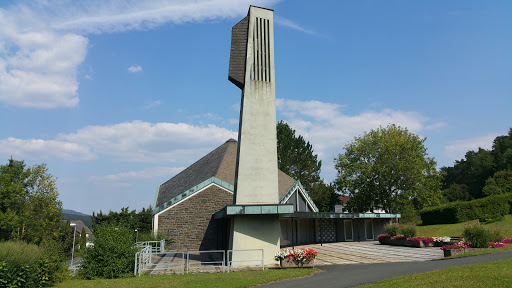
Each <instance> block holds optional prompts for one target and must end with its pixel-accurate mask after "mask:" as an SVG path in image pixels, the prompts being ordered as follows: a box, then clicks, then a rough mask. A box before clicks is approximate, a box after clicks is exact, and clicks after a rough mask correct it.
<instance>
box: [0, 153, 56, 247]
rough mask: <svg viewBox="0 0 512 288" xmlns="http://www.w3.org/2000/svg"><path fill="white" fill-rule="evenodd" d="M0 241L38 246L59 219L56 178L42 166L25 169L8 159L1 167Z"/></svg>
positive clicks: (21, 162) (22, 165) (17, 162)
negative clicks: (15, 240)
mask: <svg viewBox="0 0 512 288" xmlns="http://www.w3.org/2000/svg"><path fill="white" fill-rule="evenodd" d="M0 196H1V197H0V220H1V221H0V223H1V224H0V237H1V238H2V239H4V240H8V239H22V240H25V241H28V242H32V243H36V244H39V243H40V242H41V240H42V239H43V238H44V237H45V235H47V234H49V233H50V234H51V233H53V230H54V229H56V227H57V225H58V223H59V219H60V217H61V211H62V203H61V202H60V201H59V200H58V196H59V194H58V192H57V188H56V186H55V178H53V176H52V175H51V174H49V173H48V169H47V168H46V165H45V164H41V165H34V166H33V167H28V168H26V166H25V163H24V162H23V161H16V160H14V159H12V158H11V159H9V163H8V164H7V165H0Z"/></svg>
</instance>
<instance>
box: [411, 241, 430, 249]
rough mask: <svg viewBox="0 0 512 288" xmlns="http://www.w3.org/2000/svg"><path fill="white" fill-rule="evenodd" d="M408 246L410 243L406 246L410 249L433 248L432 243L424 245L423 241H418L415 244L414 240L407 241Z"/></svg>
mask: <svg viewBox="0 0 512 288" xmlns="http://www.w3.org/2000/svg"><path fill="white" fill-rule="evenodd" d="M407 242H408V244H409V243H410V245H407V246H411V247H416V248H425V247H433V246H434V244H432V242H430V243H429V244H425V242H423V240H420V242H415V241H414V240H407Z"/></svg>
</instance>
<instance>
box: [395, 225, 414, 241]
mask: <svg viewBox="0 0 512 288" xmlns="http://www.w3.org/2000/svg"><path fill="white" fill-rule="evenodd" d="M399 231H400V234H402V235H404V237H405V238H412V237H414V236H416V226H414V225H400V228H399Z"/></svg>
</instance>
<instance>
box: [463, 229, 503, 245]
mask: <svg viewBox="0 0 512 288" xmlns="http://www.w3.org/2000/svg"><path fill="white" fill-rule="evenodd" d="M463 236H464V238H465V239H466V240H467V241H468V242H469V243H470V244H469V245H470V246H471V247H473V248H487V247H489V242H499V241H501V239H503V237H502V235H501V232H500V231H499V230H497V229H496V230H493V231H490V230H489V229H487V228H485V227H484V226H483V225H480V224H472V225H468V226H466V227H464V232H463Z"/></svg>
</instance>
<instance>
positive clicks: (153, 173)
mask: <svg viewBox="0 0 512 288" xmlns="http://www.w3.org/2000/svg"><path fill="white" fill-rule="evenodd" d="M183 169H185V167H161V166H157V167H151V168H147V169H143V170H139V171H128V172H121V173H117V174H108V175H103V176H91V177H89V179H90V180H92V181H95V182H96V181H108V182H120V181H130V180H140V179H151V178H159V177H164V176H165V177H168V178H171V177H173V176H174V175H176V174H178V173H179V172H181V171H183Z"/></svg>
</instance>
